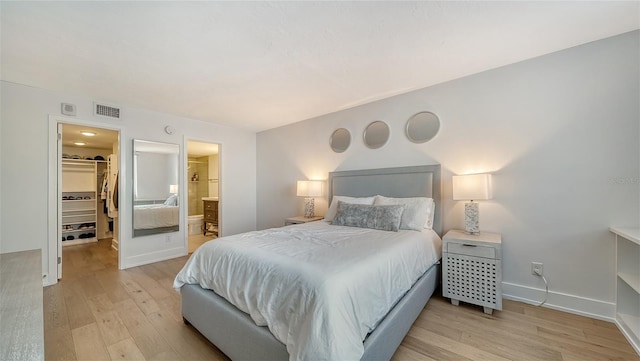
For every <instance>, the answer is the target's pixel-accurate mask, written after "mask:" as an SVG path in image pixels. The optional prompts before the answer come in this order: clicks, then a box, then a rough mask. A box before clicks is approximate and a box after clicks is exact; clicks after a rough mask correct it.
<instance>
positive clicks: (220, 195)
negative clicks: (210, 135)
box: [180, 135, 224, 254]
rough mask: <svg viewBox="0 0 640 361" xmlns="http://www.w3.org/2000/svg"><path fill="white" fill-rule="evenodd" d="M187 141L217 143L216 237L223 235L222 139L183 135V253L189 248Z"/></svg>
mask: <svg viewBox="0 0 640 361" xmlns="http://www.w3.org/2000/svg"><path fill="white" fill-rule="evenodd" d="M189 142H197V143H209V144H217V145H218V238H220V237H222V235H223V219H224V216H223V214H224V212H223V209H224V208H223V207H224V203H223V202H222V200H223V195H224V191H223V187H222V183H223V181H222V179H223V178H224V175H223V174H222V173H223V172H222V170H223V169H224V167H223V166H222V165H223V163H222V149H223V148H224V144H223V142H222V141H216V140H211V139H204V138H194V137H188V136H186V135H185V136H184V140H183V144H184V149H183V151H182V162H183V164H184V172H183V177H184V178H183V179H184V182H182V184H181V189H180V190H181V191H182V193H181V194H186V195H187V196H186V197H185V196H183V197H182V199H184V202H183V204H184V205H185V207H184V208H185V210H184V216H183V217H184V223H185V225H186V226H185V227H184V228H185V230H184V247H185V254H188V250H189V196H188V195H189V181H188V179H189V174H187V172H188V168H189V167H188V164H189Z"/></svg>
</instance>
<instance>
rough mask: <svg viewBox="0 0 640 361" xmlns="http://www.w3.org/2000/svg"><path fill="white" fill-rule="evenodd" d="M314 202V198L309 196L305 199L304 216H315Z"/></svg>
mask: <svg viewBox="0 0 640 361" xmlns="http://www.w3.org/2000/svg"><path fill="white" fill-rule="evenodd" d="M313 208H314V202H313V198H311V197H308V198H305V199H304V218H313V217H314V216H315V214H314V209H313Z"/></svg>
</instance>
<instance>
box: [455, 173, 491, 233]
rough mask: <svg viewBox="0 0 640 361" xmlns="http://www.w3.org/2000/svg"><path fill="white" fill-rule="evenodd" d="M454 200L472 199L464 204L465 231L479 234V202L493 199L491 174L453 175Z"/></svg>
mask: <svg viewBox="0 0 640 361" xmlns="http://www.w3.org/2000/svg"><path fill="white" fill-rule="evenodd" d="M452 179H453V200H454V201H470V202H467V203H465V204H464V231H465V232H467V233H469V234H479V233H480V226H479V222H478V218H479V212H478V202H474V200H485V199H491V198H492V197H493V194H492V193H491V174H469V175H458V176H455V175H454V176H453V178H452Z"/></svg>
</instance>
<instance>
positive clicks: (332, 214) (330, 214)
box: [324, 196, 376, 222]
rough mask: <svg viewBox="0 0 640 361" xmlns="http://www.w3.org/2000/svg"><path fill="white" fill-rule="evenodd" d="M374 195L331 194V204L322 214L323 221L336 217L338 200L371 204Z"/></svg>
mask: <svg viewBox="0 0 640 361" xmlns="http://www.w3.org/2000/svg"><path fill="white" fill-rule="evenodd" d="M375 199H376V197H347V196H333V200H331V205H330V206H329V209H327V213H325V214H324V220H325V221H329V222H331V221H333V219H334V218H335V217H336V213H337V212H338V201H341V202H344V203H350V204H368V205H370V206H371V205H373V202H374V201H375Z"/></svg>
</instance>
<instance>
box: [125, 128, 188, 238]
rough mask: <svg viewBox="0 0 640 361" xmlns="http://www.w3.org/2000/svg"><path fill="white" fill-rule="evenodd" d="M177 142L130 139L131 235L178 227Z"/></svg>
mask: <svg viewBox="0 0 640 361" xmlns="http://www.w3.org/2000/svg"><path fill="white" fill-rule="evenodd" d="M179 152H180V147H179V146H178V145H177V144H167V143H159V142H151V141H146V140H139V139H134V140H133V236H134V237H139V236H147V235H151V234H158V233H167V232H177V231H178V230H179V228H180V201H179V197H178V194H179V189H180V187H179V182H178V179H179V177H178V174H179V163H178V154H179Z"/></svg>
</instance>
